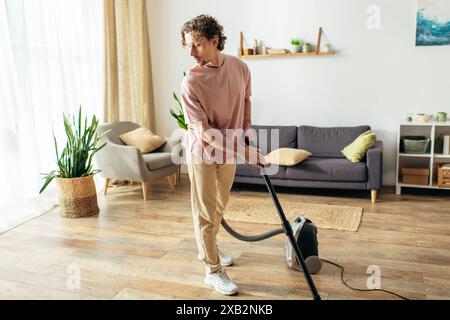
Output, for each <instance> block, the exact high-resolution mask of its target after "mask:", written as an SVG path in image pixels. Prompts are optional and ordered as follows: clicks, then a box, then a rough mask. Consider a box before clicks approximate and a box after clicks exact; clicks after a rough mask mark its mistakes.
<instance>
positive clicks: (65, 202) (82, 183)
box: [56, 175, 100, 219]
mask: <svg viewBox="0 0 450 320" xmlns="http://www.w3.org/2000/svg"><path fill="white" fill-rule="evenodd" d="M56 182H57V185H58V198H59V205H60V208H61V210H60V215H61V216H62V217H64V218H72V219H76V218H82V217H89V216H93V215H96V214H98V213H99V212H100V209H99V208H98V203H97V191H96V189H95V183H94V176H92V175H91V176H87V177H81V178H66V179H64V178H56Z"/></svg>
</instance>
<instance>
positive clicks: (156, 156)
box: [142, 152, 174, 170]
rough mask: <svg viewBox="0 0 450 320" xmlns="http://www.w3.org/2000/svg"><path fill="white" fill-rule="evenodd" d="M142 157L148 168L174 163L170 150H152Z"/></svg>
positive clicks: (157, 167)
mask: <svg viewBox="0 0 450 320" xmlns="http://www.w3.org/2000/svg"><path fill="white" fill-rule="evenodd" d="M142 157H143V158H144V162H145V165H146V166H147V168H148V170H157V169H161V168H165V167H170V166H173V165H174V163H173V162H172V156H171V153H170V152H152V153H147V154H143V155H142Z"/></svg>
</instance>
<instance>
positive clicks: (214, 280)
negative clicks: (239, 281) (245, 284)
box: [205, 268, 239, 296]
mask: <svg viewBox="0 0 450 320" xmlns="http://www.w3.org/2000/svg"><path fill="white" fill-rule="evenodd" d="M205 284H206V285H207V286H209V287H212V288H214V289H215V290H216V291H217V292H219V293H221V294H224V295H226V296H231V295H233V294H237V293H238V292H239V288H238V286H237V285H236V284H235V283H234V282H233V281H231V280H230V278H228V275H227V273H226V272H225V270H224V269H223V268H222V269H220V270H219V271H217V272H215V273H210V274H207V275H206V276H205Z"/></svg>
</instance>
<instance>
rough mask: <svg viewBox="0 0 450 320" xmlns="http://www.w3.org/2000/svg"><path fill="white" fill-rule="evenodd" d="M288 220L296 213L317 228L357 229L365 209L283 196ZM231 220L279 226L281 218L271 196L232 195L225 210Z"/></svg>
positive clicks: (227, 217) (226, 215)
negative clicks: (266, 197)
mask: <svg viewBox="0 0 450 320" xmlns="http://www.w3.org/2000/svg"><path fill="white" fill-rule="evenodd" d="M280 203H281V206H282V207H283V211H284V213H285V214H286V217H287V219H288V220H289V221H292V220H294V219H295V217H297V216H303V217H305V218H307V219H310V220H311V221H313V222H314V224H315V225H316V226H317V227H318V228H322V229H334V230H341V231H353V232H356V231H358V228H359V225H360V223H361V218H362V213H363V208H361V207H351V206H340V205H331V204H319V203H303V202H297V201H293V200H289V201H283V200H281V199H280ZM225 218H226V219H227V220H229V221H233V220H234V221H241V222H252V223H263V224H274V225H279V224H280V219H279V216H278V213H277V211H276V208H275V205H274V204H273V202H272V199H270V198H269V199H260V198H258V199H251V198H247V197H246V198H240V197H233V196H231V197H230V200H229V202H228V205H227V208H226V210H225Z"/></svg>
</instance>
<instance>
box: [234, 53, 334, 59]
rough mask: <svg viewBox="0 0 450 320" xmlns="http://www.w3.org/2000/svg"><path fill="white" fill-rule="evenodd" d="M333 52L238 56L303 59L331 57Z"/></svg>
mask: <svg viewBox="0 0 450 320" xmlns="http://www.w3.org/2000/svg"><path fill="white" fill-rule="evenodd" d="M334 54H335V53H334V52H319V53H317V52H301V53H281V54H252V55H240V56H239V57H240V58H280V57H305V56H308V57H310V56H331V55H334Z"/></svg>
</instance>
